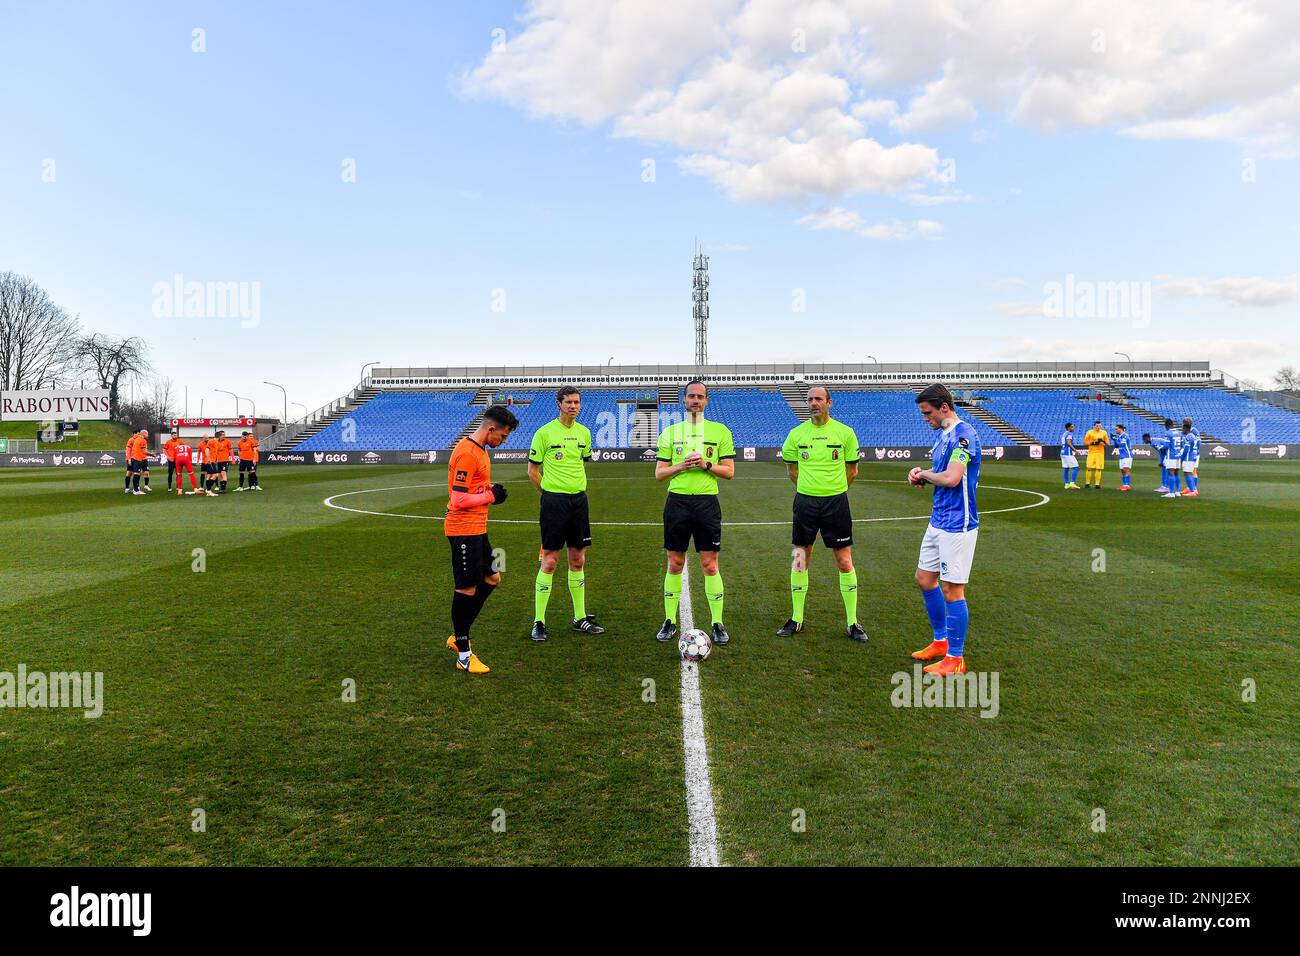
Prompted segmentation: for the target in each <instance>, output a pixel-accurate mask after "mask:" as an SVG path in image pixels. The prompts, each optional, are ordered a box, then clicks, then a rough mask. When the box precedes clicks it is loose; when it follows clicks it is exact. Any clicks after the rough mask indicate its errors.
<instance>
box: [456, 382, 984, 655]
mask: <svg viewBox="0 0 1300 956" xmlns="http://www.w3.org/2000/svg"><path fill="white" fill-rule="evenodd" d="M683 398H684V404H685V409H686V414H685V416H684V418H683V419H682V421H680V422H675V423H673V424H671V425H669V426H668V427H666V428H664V429H663V430H662V431H661V432H660V434H659V449H658V454H657V456H656V461H655V478H656V479H657V480H659V481H667V482H668V494H667V498H666V500H665V503H664V512H663V527H664V551H665V554H666V557H667V569H666V571H665V574H664V587H663V596H664V622H663V625H662V626H661V627H660V628H659V631H658V633H657V634H655V639H656V640H658V641H661V642H668V641H672V640H674V639H677V638H678V637H680V636H681V635H680V631H679V627H678V620H679V618H678V608H679V604H680V601H681V594H682V571H683V569H684V568H685V564H686V556H687V550H688V549H689V547H690V545H691V542H692V541H693V542H694V544H695V551H696V553H697V555H698V556H699V562H700V570H701V571H702V572H703V576H704V591H705V595H706V597H707V599H708V605H709V614H710V618H711V631H710V632H695V631H692V632H691V634H690V635H689V636H690V639H691V645H692V647H695V648H697V649H698V647H699V644H700V642H701V640H703V641H707V642H709V644H710V645H718V646H724V645H726V644H728V643H730V641H731V635H730V634H729V633H728V632H727V629H726V626H725V625H724V623H723V607H724V593H725V592H724V589H723V584H722V572H721V569H720V565H719V554H720V552H721V550H722V505H721V501H720V497H719V494H718V479H720V478H721V479H726V480H729V479H732V478H734V477H735V473H736V461H735V459H736V450H735V446H734V443H733V441H732V436H731V431H730V430H729V429H728V428H727V427H726V426H725V425H722V424H721V423H719V422H715V421H710V420H708V419H706V418H705V415H704V412H705V409H706V408H707V406H708V402H709V397H708V387H707V386H706V385H705V383H704V382H701V381H698V380H696V381H692V382H689V383H688V384H687V386H686V388H685V391H684V394H683ZM806 398H807V402H808V410H809V413H810V416H811V417H810V418H809V420H808V421H805V422H803V423H801V424H800V425H798V426H796V427H795V428H794V429H792V430H791V432H790V433H789V435H788V436H787V437H786V439H785V442H784V444H783V446H782V449H781V458H782V461H784V462H785V465H786V469H787V472H788V474H789V478H790V481H791V483H792V484H793V485H794V486H795V493H794V500H793V505H792V529H791V544H792V546H793V551H792V561H791V569H790V601H791V614H790V618H789V620H787V621H786V622H785V624H783V625H782V626H781V627H780V628H778V629H777V630H776V635H777V636H778V637H792V636H794V635H796V634H799V633H802V632H803V630H804V607H805V603H806V599H807V594H808V575H809V560H810V558H811V555H812V550H813V546H814V544H815V543H816V540H817V538H818V536H819V535H820V537H821V539H822V543H823V544H825V545H826V547H827V548H829V549H830V550H831V551H832V552H833V554H834V556H835V564H836V568H837V569H838V572H839V584H840V597H841V599H842V601H843V604H844V615H845V628H844V635H845V636H846V637H848V638H849V639H850V640H852V641H855V642H858V643H865V642H866V641H867V633H866V631H865V630H864V629H863V628H862V625H861V624H859V623H858V620H857V604H858V577H857V571H856V569H855V568H854V566H853V515H852V512H851V510H850V507H849V495H848V491H849V487H850V486H851V485H852V484H853V482H854V480H855V479H856V478H857V474H858V460H859V449H858V440H857V436H856V435H855V434H854V432H853V429H851V428H849V427H848V426H847V425H845V424H843V423H842V422H838V421H836V420H835V419H833V418H832V417H831V407H832V404H833V400H832V398H831V394H830V391H829V390H828V389H827V388H825V387H822V386H815V387H813V388H810V389H809V390H808V393H807V396H806ZM555 401H556V406H557V410H558V413H559V414H558V417H557V418H555V419H554V420H553V421H551V422H550V423H548V424H547V425H545V426H543V427H542V428H540V429H538V431H537V432H536V433H535V434H534V436H533V440H532V444H531V446H530V448H529V452H528V477H529V478H530V479H531V480H532V482H533V484H534V486H535V487H536V488H537V490H538V492H539V514H538V523H539V525H540V531H541V549H540V552H539V567H538V572H537V577H536V579H535V581H534V620H533V627H532V630H531V632H530V634H529V636H530V637H531V639H532V640H534V641H538V642H541V641H545V640H546V639H547V637H548V631H547V627H546V611H547V607H548V605H549V603H550V598H551V594H552V591H553V580H554V575H555V569H556V568H557V566H558V565H559V561H560V554H561V552H562V551H564V552H566V557H567V559H568V590H569V596H570V599H571V600H572V602H573V616H572V619H571V620H572V624H571V627H572V629H573V630H574V631H576V632H579V633H585V634H601V633H604V632H605V628H604V627H603V626H601V625H600V624H598V623H597V622H596V617H595V615H594V614H591V613H589V612H588V610H587V597H588V595H587V591H586V574H585V568H586V558H587V549H588V548H589V547H590V546H591V543H592V536H591V520H590V515H589V509H588V503H587V475H586V463H587V462H588V461H590V460H591V450H592V449H591V432H590V431H589V430H588V429H587V427H586V426H585V425H582V424H581V423H580V422H578V420H577V419H578V415H579V413H580V412H581V409H582V396H581V394H580V393H579V391H578V389H577V388H575V387H574V386H572V385H566V386H564V387H562V388H560V389H559V391H558V392H557V393H556V396H555ZM916 405H917V408H918V411H919V413H920V414H921V416H922V417H923V418H924V419H925V421H926V423H927V424H928V425H929V426H930V427H931V428H932V429H934V430H935V431H936V432H937V433H938V438H937V440H936V441H935V444H934V446H933V448H932V449H931V467H930V468H925V469H923V468H919V467H917V468H913V469H912V470H911V471H910V472H909V473H908V476H907V480H908V482H909V483H910V484H911V485H912V486H913V487H916V488H925V487H927V486H930V487H933V488H934V498H933V505H932V510H931V516H930V523H929V525H928V526H927V528H926V531H925V536H924V537H923V539H922V542H921V550H920V554H919V557H918V559H917V568H916V578H915V579H916V583H917V586H918V587H919V588H920V590H921V595H922V598H923V601H924V605H925V610H926V615H927V617H928V618H929V620H930V624H931V628H932V632H933V640H932V641H931V643H930V644H929V645H928V646H927V647H925V648H923V649H922V650H919V651H917V652H915V653H914V654H912V657H914V658H917V659H918V660H927V661H929V660H933V661H935V663H933V664H930V665H928V666H927V667H926V668H925V669H926V671H929V672H932V673H937V674H941V675H948V674H960V673H964V672H965V671H966V661H965V657H964V645H965V640H966V631H967V627H968V622H969V614H968V612H967V607H966V584H967V582H968V581H969V580H970V569H971V564H972V562H973V560H974V556H975V543H976V539H977V537H978V534H979V512H978V509H977V507H976V489H977V486H978V484H979V470H980V461H981V450H980V441H979V436H978V433H977V432H976V430H975V428H974V427H972V426H971V425H969V424H968V423H966V422H964V421H962V420H961V419H960V418H958V416H957V410H956V409H957V403H956V401H955V400H954V399H953V397H952V394H951V393H950V392H949V391H948V389H947V388H946V387H944V386H943V385H931V386H929V387H928V388H926V389H925V390H923V391H922V392H921V393H920V394H919V395H917V397H916ZM518 425H519V421H518V419H516V418H515V416H514V413H513V412H511V410H510V409H509V408H508V407H507V406H505V405H492V406H490V407H489V408H488V409H487V410H486V411H485V412H484V413H483V418H482V421H481V422H480V424H479V426H478V427H477V428H476V429H475V430H474V432H473V433H472V434H470V435H468V436H466V437H465V438H463V439H461V440H460V442H459V443H458V444H457V445H456V447H455V449H454V450H453V451H452V454H451V458H450V460H449V462H448V465H447V491H448V497H449V502H448V507H447V513H446V516H445V519H444V524H443V528H444V533H445V534H446V537H447V542H448V544H449V546H450V549H451V563H452V576H453V579H454V591H453V594H452V600H451V625H452V633H451V635H450V636H449V637H448V638H447V647H448V648H450V649H451V650H453V651H455V653H456V668H457V669H458V670H460V671H463V672H465V673H468V674H486V673H488V672H489V671H490V668H489V667H488V666H487V665H486V664H484V663H483V662H482V661H481V660H480V659H479V657H478V655H477V654H476V653H474V651H473V649H472V646H471V642H470V629H471V628H472V626H473V624H474V622H475V620H476V619H477V618H478V616H479V613H480V612H481V611H482V609H483V605H484V603H485V602H486V601H487V599H488V597H489V596H491V594H492V592H493V591H494V590H495V589H496V588H497V587H498V586H500V584H501V580H502V574H501V569H500V567H499V566H498V563H497V561H496V558H495V552H494V550H493V548H492V544H491V542H490V540H489V538H488V528H487V526H488V513H489V509H490V508H491V507H492V506H494V505H499V504H501V503H502V502H503V501H505V500H506V498H507V491H506V488H505V486H504V485H501V484H499V483H493V481H492V461H491V458H490V456H489V455H488V449H490V448H497V447H499V446H500V445H501V443H502V442H504V441H505V440H506V439H507V438H508V437H509V436H510V433H511V432H512V431H514V429H515V428H517V427H518ZM697 652H698V651H697ZM705 653H706V654H707V651H706V652H705ZM692 659H698V658H697V657H693V658H692Z"/></svg>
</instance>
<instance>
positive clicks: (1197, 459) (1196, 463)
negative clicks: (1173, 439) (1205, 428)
mask: <svg viewBox="0 0 1300 956" xmlns="http://www.w3.org/2000/svg"><path fill="white" fill-rule="evenodd" d="M1200 467H1201V432H1200V430H1199V429H1198V428H1197V427H1196V426H1195V425H1193V424H1192V420H1191V419H1190V418H1184V419H1183V460H1182V469H1183V478H1184V479H1185V480H1186V482H1187V487H1186V488H1185V489H1184V490H1183V497H1185V498H1197V497H1199V496H1200V494H1201V477H1200V474H1199V473H1198V472H1199V469H1200Z"/></svg>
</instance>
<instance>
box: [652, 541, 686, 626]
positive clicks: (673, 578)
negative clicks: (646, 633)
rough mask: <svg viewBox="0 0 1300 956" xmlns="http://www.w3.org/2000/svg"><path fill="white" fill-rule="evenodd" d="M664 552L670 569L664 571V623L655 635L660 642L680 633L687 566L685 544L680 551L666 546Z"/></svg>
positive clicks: (674, 542)
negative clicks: (678, 619)
mask: <svg viewBox="0 0 1300 956" xmlns="http://www.w3.org/2000/svg"><path fill="white" fill-rule="evenodd" d="M665 530H666V529H665ZM672 543H673V544H676V543H677V542H676V541H673V542H672ZM664 553H665V554H667V555H668V570H667V571H665V572H664V623H663V625H662V626H661V627H660V628H659V633H658V634H656V635H655V640H657V641H660V642H664V641H671V640H673V639H674V638H675V637H677V635H678V633H679V628H678V626H677V615H678V607H679V605H680V604H681V599H682V570H683V569H684V568H685V567H686V549H685V546H683V547H682V550H680V551H677V550H672V549H669V548H665V549H664Z"/></svg>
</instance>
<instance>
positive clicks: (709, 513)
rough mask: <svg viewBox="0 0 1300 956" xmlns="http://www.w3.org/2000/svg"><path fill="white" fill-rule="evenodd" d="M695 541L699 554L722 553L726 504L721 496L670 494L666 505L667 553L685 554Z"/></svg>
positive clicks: (665, 530) (665, 531)
mask: <svg viewBox="0 0 1300 956" xmlns="http://www.w3.org/2000/svg"><path fill="white" fill-rule="evenodd" d="M692 538H694V539H695V550H696V551H721V550H722V502H720V501H719V500H718V496H717V495H679V494H676V493H674V492H671V491H670V492H668V500H667V501H665V502H664V550H665V551H685V550H686V549H687V548H688V547H689V546H690V543H691V539H692Z"/></svg>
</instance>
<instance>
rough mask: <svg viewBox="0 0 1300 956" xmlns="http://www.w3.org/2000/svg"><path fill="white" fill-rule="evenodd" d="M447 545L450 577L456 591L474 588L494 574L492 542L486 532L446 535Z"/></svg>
mask: <svg viewBox="0 0 1300 956" xmlns="http://www.w3.org/2000/svg"><path fill="white" fill-rule="evenodd" d="M447 543H448V544H450V545H451V576H452V578H453V579H454V580H455V582H456V590H457V591H463V590H465V589H466V588H476V587H478V586H479V585H480V584H482V583H483V579H484V578H486V577H490V576H491V575H493V574H494V573H495V572H494V571H493V570H492V542H491V541H489V540H488V536H487V533H486V532H485V533H483V534H461V535H448V536H447Z"/></svg>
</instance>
